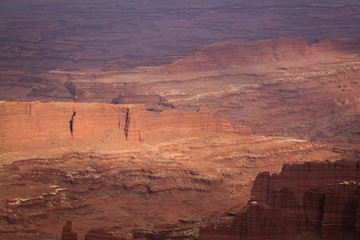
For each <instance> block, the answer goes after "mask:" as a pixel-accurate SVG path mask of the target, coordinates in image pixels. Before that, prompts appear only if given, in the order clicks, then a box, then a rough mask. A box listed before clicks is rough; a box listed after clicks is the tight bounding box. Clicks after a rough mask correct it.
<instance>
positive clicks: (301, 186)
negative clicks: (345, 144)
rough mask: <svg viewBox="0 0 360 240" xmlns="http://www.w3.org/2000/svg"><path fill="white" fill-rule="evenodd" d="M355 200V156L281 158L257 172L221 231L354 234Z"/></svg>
mask: <svg viewBox="0 0 360 240" xmlns="http://www.w3.org/2000/svg"><path fill="white" fill-rule="evenodd" d="M359 203H360V162H359V161H350V160H341V161H336V162H329V161H325V162H308V163H304V164H294V165H288V164H286V165H284V166H283V169H282V171H281V173H280V174H272V175H270V174H269V173H267V172H264V173H259V174H258V176H257V177H256V179H255V182H254V186H253V188H252V192H251V199H250V201H249V203H248V206H247V207H246V208H245V209H244V210H243V212H242V213H239V214H237V215H236V217H235V219H234V220H233V222H232V226H231V227H228V228H227V229H228V231H227V234H228V235H229V231H230V232H232V237H231V238H230V239H269V240H270V239H289V237H293V236H307V239H320V238H321V239H329V238H330V237H334V236H340V235H343V236H345V235H348V236H349V237H350V238H349V239H357V238H356V236H358V225H359V222H358V221H359V208H358V207H359ZM203 231H204V234H206V229H204V230H203ZM224 232H226V231H224ZM217 234H219V232H217ZM344 234H345V235H344ZM230 235H231V234H230ZM200 236H201V232H200ZM225 236H226V235H225ZM200 239H205V238H200Z"/></svg>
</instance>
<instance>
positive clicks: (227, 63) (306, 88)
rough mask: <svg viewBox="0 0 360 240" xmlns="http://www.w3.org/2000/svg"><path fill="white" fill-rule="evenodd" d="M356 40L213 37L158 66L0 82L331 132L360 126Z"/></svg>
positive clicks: (64, 95)
mask: <svg viewBox="0 0 360 240" xmlns="http://www.w3.org/2000/svg"><path fill="white" fill-rule="evenodd" d="M359 56H360V42H359V41H347V42H346V41H344V42H343V41H338V40H331V39H321V40H318V41H311V42H308V41H306V40H304V39H301V38H284V37H282V38H278V39H274V40H262V41H255V42H250V43H238V42H218V43H214V44H211V45H207V46H203V47H198V48H196V49H195V50H194V52H193V54H192V55H190V56H188V57H185V58H182V59H179V60H176V61H174V62H173V63H171V64H168V65H163V66H159V67H139V68H136V69H130V70H121V71H120V70H117V71H116V70H114V71H103V70H99V68H92V69H91V68H89V69H86V70H78V71H75V70H74V71H67V70H63V69H56V70H52V71H48V72H43V73H41V74H36V76H22V78H21V79H19V80H17V81H10V80H9V81H3V82H0V86H1V87H0V98H1V99H2V100H7V101H37V100H40V101H45V102H49V101H67V102H105V103H118V104H145V105H146V107H147V109H149V110H152V111H155V112H161V111H163V110H165V109H174V108H176V109H178V110H181V111H197V110H198V109H201V108H204V107H205V108H208V109H210V111H211V112H212V113H213V114H215V115H216V116H217V117H222V118H224V119H226V120H227V121H229V122H231V124H232V125H234V126H236V125H238V124H241V125H245V126H250V128H251V129H252V131H253V132H255V133H258V134H262V135H267V136H291V137H295V138H300V139H311V140H314V139H323V138H328V137H334V136H337V135H339V134H342V133H344V132H346V131H349V130H352V129H356V128H358V127H359V126H360V123H359V119H360V104H359V101H360V100H359V97H358V96H359V95H360V88H359V79H358V76H359V74H360V65H359Z"/></svg>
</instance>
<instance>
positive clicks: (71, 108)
mask: <svg viewBox="0 0 360 240" xmlns="http://www.w3.org/2000/svg"><path fill="white" fill-rule="evenodd" d="M0 120H1V123H0V124H1V125H0V137H1V142H2V144H1V146H0V152H2V153H11V152H17V151H19V147H20V148H21V150H22V154H24V152H26V151H30V152H31V151H36V152H38V153H41V154H43V153H42V152H41V151H45V152H46V151H53V150H54V149H55V150H56V149H59V148H68V150H69V149H76V150H77V151H79V150H84V149H87V150H89V149H103V150H105V149H108V150H109V149H113V150H116V149H124V148H127V147H129V145H132V146H136V144H139V143H150V144H156V143H160V142H164V141H167V142H171V141H173V140H175V139H179V138H191V137H196V136H204V137H205V136H216V135H222V134H225V135H229V134H230V135H231V134H240V135H251V134H252V133H251V131H250V129H249V128H248V127H244V126H238V127H237V128H236V129H234V128H233V126H232V125H231V124H230V123H228V122H226V121H225V120H223V119H214V118H213V117H212V114H211V113H210V112H209V111H208V110H205V109H204V110H199V111H197V112H187V113H183V112H179V111H177V110H166V111H163V112H161V113H156V112H155V113H153V112H152V111H147V110H146V109H145V106H144V105H110V104H97V103H92V104H85V103H83V104H82V103H40V102H30V103H26V102H24V103H20V102H2V103H0Z"/></svg>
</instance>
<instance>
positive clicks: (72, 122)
mask: <svg viewBox="0 0 360 240" xmlns="http://www.w3.org/2000/svg"><path fill="white" fill-rule="evenodd" d="M75 116H76V112H75V111H73V115H72V116H71V120H70V121H69V123H70V132H71V136H73V131H74V117H75Z"/></svg>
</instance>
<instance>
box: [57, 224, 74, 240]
mask: <svg viewBox="0 0 360 240" xmlns="http://www.w3.org/2000/svg"><path fill="white" fill-rule="evenodd" d="M61 239H62V240H77V239H78V237H77V233H75V232H73V231H72V222H71V221H67V222H66V224H65V226H64V227H63V231H62V238H61Z"/></svg>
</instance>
